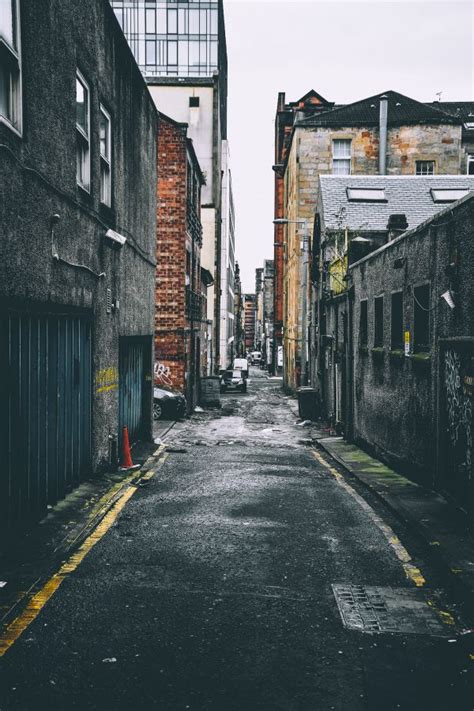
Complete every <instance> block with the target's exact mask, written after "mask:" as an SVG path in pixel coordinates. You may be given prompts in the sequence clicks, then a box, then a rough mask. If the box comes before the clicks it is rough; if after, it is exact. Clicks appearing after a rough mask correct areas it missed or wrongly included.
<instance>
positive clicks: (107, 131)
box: [99, 104, 112, 207]
mask: <svg viewBox="0 0 474 711" xmlns="http://www.w3.org/2000/svg"><path fill="white" fill-rule="evenodd" d="M99 135H100V201H101V202H102V203H104V205H108V206H109V207H110V206H111V205H112V121H111V119H110V114H109V112H108V111H107V110H106V109H105V108H104V107H103V106H102V104H101V105H100V118H99Z"/></svg>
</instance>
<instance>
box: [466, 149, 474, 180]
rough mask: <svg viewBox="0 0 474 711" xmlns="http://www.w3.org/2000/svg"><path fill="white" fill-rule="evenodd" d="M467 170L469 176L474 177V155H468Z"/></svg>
mask: <svg viewBox="0 0 474 711" xmlns="http://www.w3.org/2000/svg"><path fill="white" fill-rule="evenodd" d="M466 167H467V170H466V173H467V174H468V175H474V153H468V155H467V166H466Z"/></svg>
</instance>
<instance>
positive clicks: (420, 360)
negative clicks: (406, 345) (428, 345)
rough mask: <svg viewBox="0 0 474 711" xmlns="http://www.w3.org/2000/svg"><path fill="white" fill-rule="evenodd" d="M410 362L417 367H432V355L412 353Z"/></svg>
mask: <svg viewBox="0 0 474 711" xmlns="http://www.w3.org/2000/svg"><path fill="white" fill-rule="evenodd" d="M410 360H411V361H412V363H414V364H415V365H430V363H431V353H423V352H422V353H412V354H411V355H410Z"/></svg>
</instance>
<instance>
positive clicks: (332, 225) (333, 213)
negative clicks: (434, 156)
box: [319, 175, 474, 232]
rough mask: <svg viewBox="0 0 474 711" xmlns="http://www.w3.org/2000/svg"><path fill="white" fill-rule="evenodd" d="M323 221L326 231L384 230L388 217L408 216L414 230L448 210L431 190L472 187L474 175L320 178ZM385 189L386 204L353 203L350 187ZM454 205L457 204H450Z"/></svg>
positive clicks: (322, 176)
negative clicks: (436, 201)
mask: <svg viewBox="0 0 474 711" xmlns="http://www.w3.org/2000/svg"><path fill="white" fill-rule="evenodd" d="M319 181H320V201H321V204H322V215H321V218H322V222H323V224H324V227H325V228H326V229H330V230H331V229H343V228H344V227H348V228H349V230H361V231H363V232H365V231H383V230H386V229H387V223H388V218H389V216H390V215H394V214H402V213H403V214H405V215H406V218H407V222H408V228H407V229H413V228H414V227H416V226H417V225H419V224H421V223H422V222H424V221H425V220H428V219H429V218H430V217H433V216H434V215H435V214H436V213H437V212H440V211H441V210H443V209H444V208H446V207H447V204H446V203H435V202H433V199H432V197H431V192H430V189H431V188H451V189H454V188H469V189H470V190H471V191H474V175H448V176H446V175H439V176H414V175H393V176H392V175H390V176H388V175H371V176H368V175H320V176H319ZM348 187H349V188H384V189H385V198H386V199H387V202H372V203H370V202H351V201H349V199H348V197H347V188H348ZM451 204H454V203H451Z"/></svg>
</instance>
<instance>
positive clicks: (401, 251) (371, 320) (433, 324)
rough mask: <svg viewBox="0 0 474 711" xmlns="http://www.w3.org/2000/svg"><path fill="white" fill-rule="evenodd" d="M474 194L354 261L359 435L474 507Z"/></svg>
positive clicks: (350, 311) (352, 328)
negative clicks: (473, 305) (473, 237)
mask: <svg viewBox="0 0 474 711" xmlns="http://www.w3.org/2000/svg"><path fill="white" fill-rule="evenodd" d="M473 229H474V194H473V192H471V193H470V194H468V195H467V196H466V197H465V198H463V199H461V200H460V201H458V202H456V203H453V204H451V205H449V206H448V207H447V208H446V209H444V210H442V211H440V212H438V213H437V214H436V215H435V216H434V217H432V218H431V219H429V220H427V221H425V222H423V223H422V224H421V225H419V226H418V227H417V228H415V229H414V230H409V231H407V232H405V233H404V234H402V235H401V236H400V237H398V238H396V239H394V240H393V241H390V242H388V243H387V244H385V245H384V246H382V247H381V248H379V249H378V250H376V251H374V252H372V253H371V254H369V255H368V256H366V257H364V258H362V259H361V260H359V261H357V262H355V263H354V264H352V265H350V266H349V270H348V274H349V284H350V289H349V292H348V301H347V321H348V333H349V334H350V342H351V348H352V354H353V367H352V374H351V376H350V388H349V389H350V392H351V397H350V403H349V408H348V411H349V416H350V418H351V420H352V425H351V431H352V436H353V439H354V440H355V441H356V442H360V443H362V444H363V445H364V446H365V447H369V448H370V449H371V450H372V451H375V452H376V453H377V455H378V456H380V457H381V458H382V459H384V460H385V461H387V462H389V463H390V464H392V465H393V466H395V467H396V468H397V469H399V470H401V471H402V472H404V473H406V474H407V475H408V476H410V477H411V478H414V479H416V480H417V481H420V482H422V483H424V484H426V485H427V486H430V487H434V488H436V489H438V490H440V491H442V492H443V493H446V494H447V495H448V496H449V497H450V498H451V499H453V500H454V501H455V502H456V503H457V505H458V506H459V507H460V508H461V509H463V510H464V511H465V512H466V513H469V515H470V516H471V520H472V515H473V514H474V482H473V478H472V471H473V430H474V422H473V415H474V311H473V309H472V304H473V300H474V277H473V275H474V242H473V240H472V234H473Z"/></svg>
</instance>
